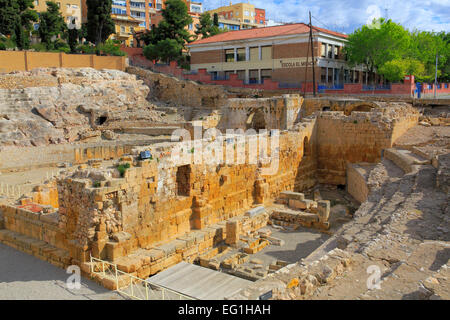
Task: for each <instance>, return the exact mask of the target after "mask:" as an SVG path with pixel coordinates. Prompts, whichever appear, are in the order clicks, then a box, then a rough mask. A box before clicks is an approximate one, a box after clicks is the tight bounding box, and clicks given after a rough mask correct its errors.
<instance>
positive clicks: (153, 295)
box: [91, 256, 197, 300]
mask: <svg viewBox="0 0 450 320" xmlns="http://www.w3.org/2000/svg"><path fill="white" fill-rule="evenodd" d="M91 273H94V274H98V275H99V276H101V277H102V278H109V279H111V280H112V281H114V282H115V283H116V288H117V289H116V291H117V292H118V293H121V294H123V295H125V296H127V297H129V298H131V299H135V300H197V299H195V298H193V297H190V296H187V295H184V294H182V293H180V292H177V291H174V290H171V289H168V288H165V287H163V286H160V285H157V284H154V283H152V282H151V281H150V280H148V279H147V280H144V279H141V278H138V277H135V276H133V275H131V274H129V273H127V272H123V271H121V270H119V269H118V268H117V264H115V263H111V262H109V261H104V260H101V259H98V258H94V257H92V256H91Z"/></svg>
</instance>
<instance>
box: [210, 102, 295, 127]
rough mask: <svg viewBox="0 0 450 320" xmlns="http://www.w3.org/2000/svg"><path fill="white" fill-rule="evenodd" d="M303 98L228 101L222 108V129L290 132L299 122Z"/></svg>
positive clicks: (220, 125)
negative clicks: (298, 117) (297, 121)
mask: <svg viewBox="0 0 450 320" xmlns="http://www.w3.org/2000/svg"><path fill="white" fill-rule="evenodd" d="M302 102H303V98H301V97H300V96H299V95H283V96H280V97H272V98H258V99H228V101H227V104H226V105H225V106H224V107H223V108H222V114H223V116H222V118H221V121H220V122H219V124H218V127H219V128H221V129H227V128H233V129H243V130H247V129H255V130H259V129H267V130H270V129H279V130H289V129H291V128H292V126H293V125H294V123H295V121H296V120H297V116H298V114H299V112H300V108H301V106H302Z"/></svg>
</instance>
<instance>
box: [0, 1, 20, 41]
mask: <svg viewBox="0 0 450 320" xmlns="http://www.w3.org/2000/svg"><path fill="white" fill-rule="evenodd" d="M18 12H19V4H18V3H17V1H15V0H0V33H2V34H4V35H7V36H8V35H9V36H13V35H15V32H16V30H15V28H16V22H17V19H18Z"/></svg>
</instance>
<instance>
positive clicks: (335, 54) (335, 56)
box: [334, 46, 340, 59]
mask: <svg viewBox="0 0 450 320" xmlns="http://www.w3.org/2000/svg"><path fill="white" fill-rule="evenodd" d="M339 49H340V47H338V46H334V58H335V59H339V51H340V50H339Z"/></svg>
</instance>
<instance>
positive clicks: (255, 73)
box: [248, 70, 259, 83]
mask: <svg viewBox="0 0 450 320" xmlns="http://www.w3.org/2000/svg"><path fill="white" fill-rule="evenodd" d="M248 81H249V83H258V81H259V70H249V71H248Z"/></svg>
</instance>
